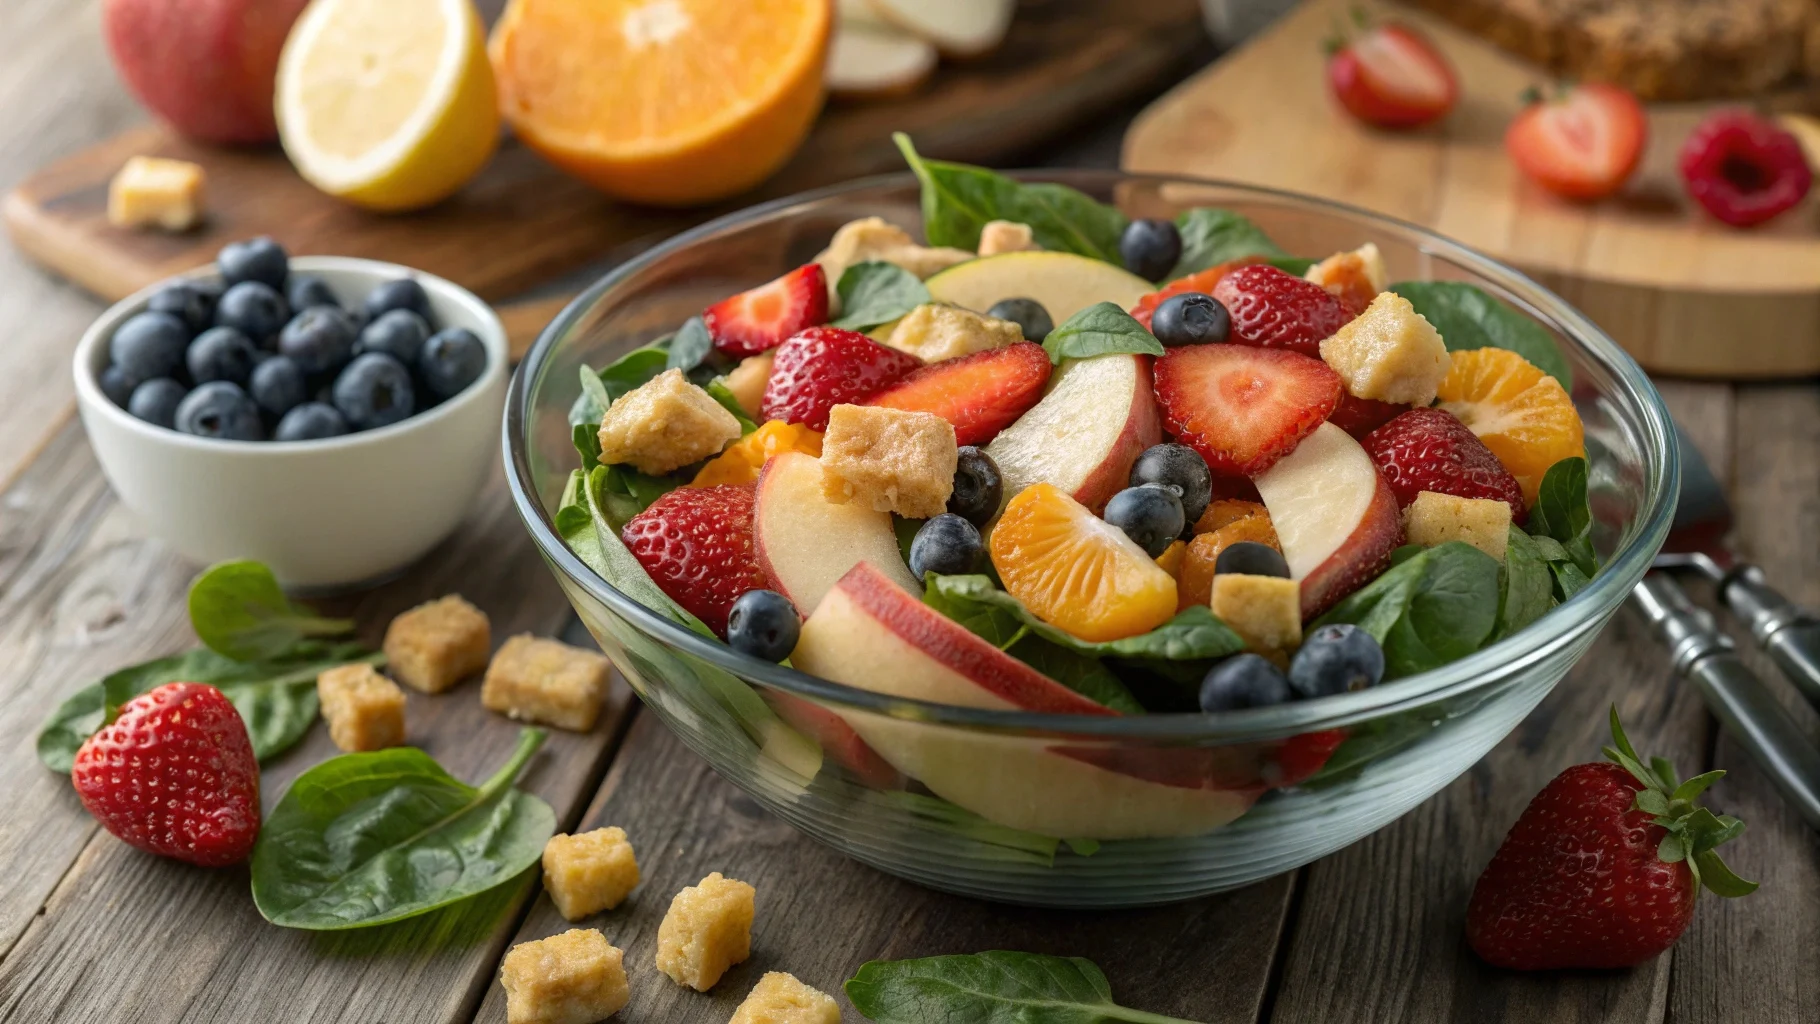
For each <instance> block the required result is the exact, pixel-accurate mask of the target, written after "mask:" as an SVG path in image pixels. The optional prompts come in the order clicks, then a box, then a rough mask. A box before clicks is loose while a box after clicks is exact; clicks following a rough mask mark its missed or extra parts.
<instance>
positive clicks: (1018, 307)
mask: <svg viewBox="0 0 1820 1024" xmlns="http://www.w3.org/2000/svg"><path fill="white" fill-rule="evenodd" d="M986 315H987V316H989V317H993V318H995V319H998V320H1009V321H1011V322H1012V323H1014V324H1016V325H1017V326H1018V329H1019V330H1021V331H1023V332H1024V340H1025V341H1034V342H1036V343H1037V344H1039V345H1040V344H1042V343H1043V339H1044V338H1047V337H1049V332H1050V331H1053V330H1055V320H1054V319H1052V318H1051V317H1050V316H1049V311H1048V310H1046V309H1044V308H1043V304H1042V303H1040V302H1038V301H1036V300H1035V299H1000V300H999V301H997V302H995V303H993V304H992V308H991V309H988V310H986Z"/></svg>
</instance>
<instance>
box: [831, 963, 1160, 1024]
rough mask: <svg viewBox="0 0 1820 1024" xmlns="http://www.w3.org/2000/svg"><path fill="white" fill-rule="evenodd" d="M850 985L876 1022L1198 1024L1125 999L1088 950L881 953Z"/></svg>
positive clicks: (851, 995)
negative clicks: (1125, 1003) (1073, 953)
mask: <svg viewBox="0 0 1820 1024" xmlns="http://www.w3.org/2000/svg"><path fill="white" fill-rule="evenodd" d="M845 988H846V992H847V999H848V1000H849V1001H851V1002H852V1003H853V1008H854V1009H856V1010H858V1011H859V1012H860V1015H861V1016H863V1017H865V1018H866V1019H867V1020H870V1021H874V1022H876V1024H1109V1022H1114V1021H1131V1022H1137V1024H1192V1022H1189V1021H1184V1020H1182V1019H1181V1018H1179V1017H1165V1016H1162V1015H1160V1014H1155V1013H1145V1012H1143V1011H1141V1010H1131V1009H1127V1008H1125V1007H1122V1006H1120V1005H1118V1004H1117V1003H1115V1002H1113V999H1112V986H1111V985H1110V984H1108V983H1107V981H1106V975H1105V974H1104V973H1102V972H1101V971H1100V969H1099V968H1098V967H1096V966H1094V965H1093V963H1092V962H1091V961H1088V960H1083V959H1081V958H1080V957H1060V956H1043V955H1041V954H1037V953H1017V952H1011V951H1009V950H993V951H990V952H986V953H972V954H964V955H957V956H932V957H925V958H923V959H920V960H874V961H872V962H870V963H868V964H865V965H864V966H862V967H861V968H860V969H859V972H858V973H856V974H855V975H854V976H853V977H852V978H849V979H848V980H847V983H846V986H845Z"/></svg>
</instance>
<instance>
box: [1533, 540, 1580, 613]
mask: <svg viewBox="0 0 1820 1024" xmlns="http://www.w3.org/2000/svg"><path fill="white" fill-rule="evenodd" d="M1530 525H1531V526H1534V525H1535V524H1534V522H1533V521H1532V522H1531V523H1530ZM1530 540H1531V541H1533V542H1534V543H1535V545H1536V552H1537V553H1538V554H1539V555H1541V556H1542V559H1543V561H1545V562H1547V563H1548V571H1549V572H1550V573H1552V574H1553V576H1554V588H1555V602H1556V603H1557V604H1559V603H1560V602H1562V601H1565V600H1567V599H1568V598H1570V597H1572V596H1574V595H1575V594H1578V593H1579V592H1580V590H1581V589H1582V588H1583V587H1585V586H1586V585H1587V584H1589V583H1591V582H1592V580H1591V579H1589V578H1588V577H1587V575H1586V574H1585V573H1583V572H1581V571H1580V567H1579V566H1578V565H1576V564H1575V563H1574V559H1573V556H1572V555H1570V554H1568V553H1567V549H1566V548H1564V547H1562V546H1561V542H1560V541H1558V540H1556V539H1554V538H1553V537H1549V536H1546V535H1544V536H1538V537H1531V538H1530Z"/></svg>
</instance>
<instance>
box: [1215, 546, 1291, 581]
mask: <svg viewBox="0 0 1820 1024" xmlns="http://www.w3.org/2000/svg"><path fill="white" fill-rule="evenodd" d="M1213 571H1214V573H1215V574H1216V575H1217V574H1219V573H1223V572H1233V573H1241V574H1243V575H1246V576H1276V577H1278V578H1280V579H1289V578H1290V577H1289V563H1288V562H1286V561H1284V560H1283V556H1282V555H1281V554H1280V553H1278V551H1277V549H1276V548H1273V547H1271V546H1270V545H1268V544H1259V543H1258V542H1257V541H1253V540H1241V541H1238V542H1237V543H1234V544H1228V545H1226V547H1224V548H1223V549H1221V551H1220V556H1219V557H1218V558H1216V559H1214V560H1213Z"/></svg>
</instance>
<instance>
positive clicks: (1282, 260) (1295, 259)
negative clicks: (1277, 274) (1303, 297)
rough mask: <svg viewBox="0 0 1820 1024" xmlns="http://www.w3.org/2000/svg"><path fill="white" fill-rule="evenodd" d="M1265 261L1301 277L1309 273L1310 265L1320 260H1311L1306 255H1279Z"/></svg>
mask: <svg viewBox="0 0 1820 1024" xmlns="http://www.w3.org/2000/svg"><path fill="white" fill-rule="evenodd" d="M1264 262H1265V263H1268V264H1270V265H1271V266H1273V267H1275V268H1277V269H1278V270H1281V271H1283V272H1284V273H1288V274H1294V275H1295V276H1297V277H1301V276H1302V275H1303V274H1306V273H1308V268H1309V267H1312V266H1314V265H1315V264H1316V263H1319V262H1320V261H1319V260H1311V259H1309V258H1307V257H1306V256H1278V257H1277V258H1276V259H1272V260H1265V261H1264Z"/></svg>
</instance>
